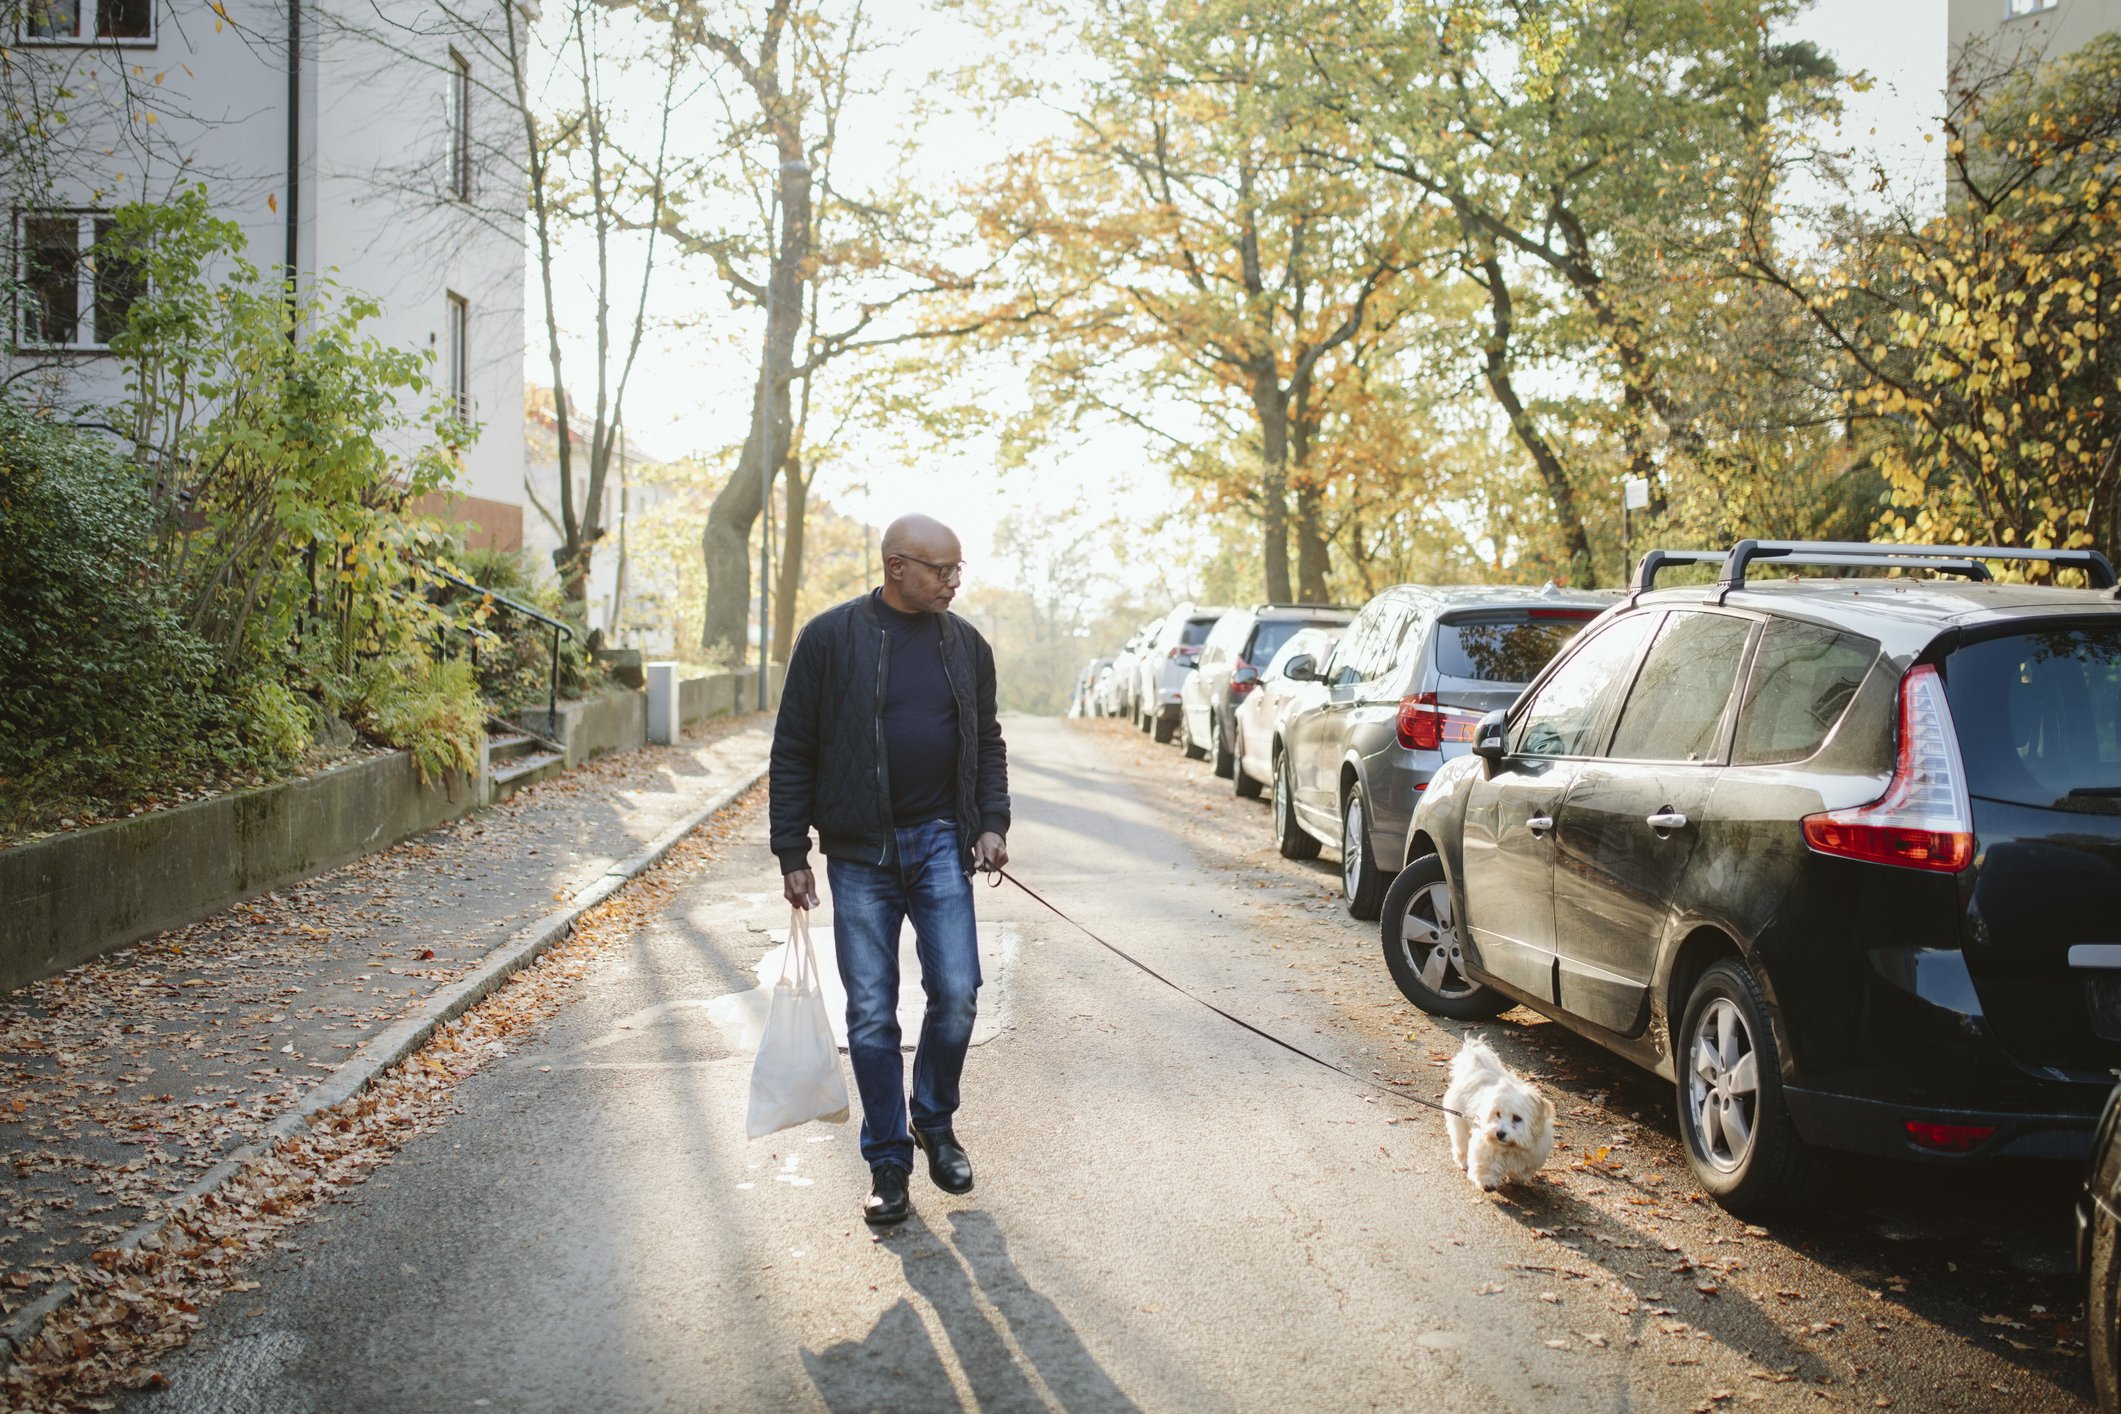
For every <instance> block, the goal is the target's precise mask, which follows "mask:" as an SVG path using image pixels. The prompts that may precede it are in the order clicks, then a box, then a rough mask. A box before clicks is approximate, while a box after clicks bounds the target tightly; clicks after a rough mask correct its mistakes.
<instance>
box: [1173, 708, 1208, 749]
mask: <svg viewBox="0 0 2121 1414" xmlns="http://www.w3.org/2000/svg"><path fill="white" fill-rule="evenodd" d="M1178 720H1179V726H1180V729H1181V735H1180V737H1179V743H1178V744H1179V745H1180V746H1181V747H1183V748H1185V752H1186V759H1187V760H1188V761H1205V760H1207V759H1208V748H1207V747H1205V746H1202V745H1201V744H1200V743H1199V742H1197V741H1195V740H1194V739H1193V718H1192V716H1191V715H1190V714H1188V713H1187V711H1186V709H1185V708H1183V707H1181V708H1179V709H1178Z"/></svg>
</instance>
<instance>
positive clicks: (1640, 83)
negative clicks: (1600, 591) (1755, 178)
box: [1312, 0, 1833, 578]
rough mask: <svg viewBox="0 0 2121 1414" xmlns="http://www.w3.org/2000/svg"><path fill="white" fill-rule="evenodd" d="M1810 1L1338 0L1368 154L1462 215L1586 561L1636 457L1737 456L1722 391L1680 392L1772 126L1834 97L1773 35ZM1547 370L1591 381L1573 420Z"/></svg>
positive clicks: (1484, 345) (1795, 51) (1640, 465)
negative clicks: (1543, 407) (1537, 393)
mask: <svg viewBox="0 0 2121 1414" xmlns="http://www.w3.org/2000/svg"><path fill="white" fill-rule="evenodd" d="M1801 8H1802V5H1801V3H1800V0H1639V3H1634V4H1629V5H1625V6H1613V5H1585V6H1568V7H1563V6H1556V5H1549V4H1536V3H1527V0H1417V2H1416V3H1412V4H1408V5H1404V6H1399V7H1395V8H1393V9H1392V10H1390V11H1388V12H1381V17H1380V18H1376V19H1372V18H1371V17H1370V16H1369V15H1368V13H1367V12H1365V11H1363V10H1360V9H1354V10H1349V11H1346V12H1342V13H1338V14H1336V15H1335V16H1334V17H1333V18H1332V19H1331V20H1330V21H1329V22H1328V24H1327V26H1326V27H1325V29H1324V30H1323V31H1321V33H1320V35H1319V37H1318V39H1317V40H1316V41H1315V42H1314V44H1313V47H1312V51H1313V53H1314V54H1316V55H1318V56H1319V59H1320V71H1321V73H1322V74H1324V75H1326V76H1327V77H1328V79H1329V80H1330V82H1328V83H1327V84H1326V85H1325V86H1324V89H1323V90H1322V91H1323V92H1324V93H1325V94H1326V95H1327V98H1326V101H1328V102H1331V103H1334V104H1336V105H1339V106H1344V107H1345V108H1346V109H1347V111H1348V113H1349V116H1350V119H1351V121H1353V122H1354V123H1356V124H1357V125H1358V126H1359V127H1360V128H1361V129H1362V131H1363V133H1364V134H1365V135H1366V137H1367V139H1368V141H1369V142H1370V144H1371V148H1370V151H1369V153H1368V154H1367V156H1366V158H1365V159H1364V160H1366V161H1367V162H1368V164H1369V165H1370V166H1371V167H1372V169H1373V170H1375V171H1377V172H1380V173H1383V174H1387V175H1389V176H1390V177H1391V178H1394V179H1396V180H1397V181H1398V182H1401V183H1403V184H1404V185H1405V188H1406V189H1407V190H1408V191H1409V192H1410V193H1413V194H1417V195H1418V196H1419V197H1420V198H1421V199H1422V200H1424V201H1426V202H1428V203H1430V204H1432V206H1433V207H1434V209H1436V210H1437V211H1438V212H1440V213H1443V214H1445V215H1446V216H1447V217H1448V219H1449V221H1450V222H1451V223H1452V225H1454V226H1455V228H1456V230H1457V233H1458V237H1459V250H1458V255H1457V262H1456V263H1457V268H1458V270H1459V272H1460V274H1461V275H1462V276H1463V278H1464V279H1465V280H1467V281H1468V282H1470V284H1471V285H1472V286H1473V287H1474V288H1475V289H1477V290H1478V291H1479V292H1480V295H1481V298H1482V303H1483V304H1484V306H1485V325H1486V328H1485V330H1484V331H1483V334H1484V337H1483V338H1482V340H1481V343H1480V348H1479V359H1480V372H1481V379H1482V382H1483V383H1484V385H1485V387H1486V388H1487V390H1488V392H1489V394H1490V395H1491V396H1492V398H1493V399H1494V403H1495V405H1496V406H1497V408H1499V409H1500V411H1501V413H1502V415H1503V416H1504V417H1505V418H1506V419H1507V421H1508V424H1509V427H1510V429H1511V431H1512V433H1513V434H1514V435H1515V436H1516V438H1517V440H1518V441H1519V443H1520V444H1521V445H1522V446H1523V448H1524V451H1525V453H1526V455H1527V456H1528V457H1529V458H1530V459H1531V461H1532V463H1533V465H1534V466H1535V467H1536V468H1537V470H1538V473H1539V476H1540V479H1541V481H1542V483H1543V485H1544V488H1545V492H1546V496H1547V498H1548V500H1549V501H1550V503H1551V509H1552V514H1553V517H1554V521H1555V524H1556V527H1557V529H1558V531H1559V533H1560V536H1561V538H1562V542H1563V545H1564V547H1565V551H1566V554H1567V556H1568V559H1569V561H1570V562H1571V565H1570V566H1569V568H1571V569H1573V571H1574V572H1575V573H1577V574H1579V575H1583V576H1585V577H1586V578H1593V577H1595V575H1596V573H1597V571H1596V567H1595V565H1594V563H1593V560H1592V534H1591V530H1590V525H1591V522H1592V519H1593V515H1592V513H1591V512H1588V511H1587V510H1586V509H1585V507H1584V505H1583V497H1584V496H1585V495H1586V494H1588V493H1589V492H1591V491H1592V490H1593V489H1595V488H1597V487H1599V486H1600V485H1601V484H1610V480H1611V479H1612V478H1613V477H1614V476H1615V475H1616V474H1617V473H1620V472H1623V471H1625V472H1627V473H1630V474H1633V475H1638V476H1643V477H1647V478H1650V479H1651V480H1652V481H1653V483H1655V484H1657V485H1658V486H1659V488H1660V494H1661V492H1662V489H1663V487H1664V486H1665V485H1666V483H1667V482H1668V480H1669V475H1668V473H1670V472H1671V471H1673V470H1684V469H1685V468H1687V467H1689V466H1695V465H1699V464H1701V463H1702V462H1704V461H1705V460H1709V459H1712V458H1714V457H1717V456H1719V455H1724V454H1726V453H1727V452H1728V451H1729V450H1730V448H1729V445H1728V443H1729V438H1728V437H1727V435H1726V433H1727V431H1728V429H1726V428H1724V427H1722V426H1721V425H1720V424H1719V422H1718V417H1717V408H1718V403H1717V400H1716V399H1715V398H1714V397H1711V398H1710V399H1708V400H1707V401H1705V402H1695V401H1692V400H1689V399H1687V398H1684V397H1682V396H1681V395H1680V390H1679V388H1678V386H1677V381H1676V377H1675V375H1676V374H1677V372H1678V371H1679V370H1681V369H1685V368H1689V367H1690V365H1691V364H1692V351H1691V349H1690V348H1689V347H1688V345H1687V344H1686V342H1685V341H1684V340H1682V339H1680V338H1678V337H1676V336H1677V335H1678V334H1679V333H1680V332H1681V331H1682V330H1683V329H1685V328H1687V327H1688V326H1689V325H1690V324H1691V323H1693V322H1694V321H1695V320H1696V319H1697V318H1698V316H1699V314H1700V311H1701V308H1702V306H1703V303H1704V302H1705V301H1713V300H1714V298H1715V297H1716V295H1715V290H1714V288H1713V282H1714V279H1715V275H1716V272H1717V271H1718V270H1719V269H1720V268H1723V267H1724V266H1725V265H1727V262H1726V261H1725V260H1723V259H1722V253H1723V252H1727V251H1728V250H1729V249H1731V248H1733V247H1734V246H1735V244H1736V241H1737V232H1738V228H1739V212H1740V208H1741V202H1740V200H1739V197H1740V193H1741V189H1742V186H1743V183H1744V181H1745V179H1746V178H1747V177H1748V175H1749V174H1751V173H1752V172H1753V171H1754V170H1755V168H1754V163H1753V161H1752V159H1753V157H1754V155H1755V153H1756V152H1757V150H1758V147H1759V144H1760V142H1761V139H1762V135H1763V134H1764V133H1766V132H1767V131H1768V130H1770V128H1771V127H1773V126H1774V125H1776V124H1791V123H1795V122H1799V121H1801V120H1802V119H1803V118H1804V117H1806V116H1807V115H1810V114H1814V113H1816V112H1818V111H1820V110H1821V109H1822V108H1823V107H1825V106H1828V105H1830V103H1831V90H1830V88H1829V86H1828V85H1829V83H1830V80H1831V78H1832V75H1833V69H1832V65H1831V64H1830V63H1829V62H1828V61H1827V60H1825V59H1824V58H1823V57H1822V56H1821V55H1819V54H1818V53H1817V52H1816V51H1815V50H1814V49H1813V48H1812V47H1811V46H1809V45H1808V44H1803V43H1790V42H1783V41H1779V40H1778V39H1777V38H1776V37H1775V36H1776V35H1777V33H1778V32H1779V30H1780V29H1781V27H1782V26H1783V25H1784V24H1786V23H1787V22H1788V20H1789V19H1791V18H1792V17H1793V16H1794V15H1795V14H1796V13H1797V12H1798V11H1799V10H1800V9H1801ZM1540 363H1549V364H1553V363H1559V364H1562V365H1564V366H1567V367H1569V368H1570V369H1571V371H1572V372H1573V373H1574V374H1575V375H1576V377H1577V380H1578V381H1579V383H1582V384H1585V385H1587V390H1586V395H1585V396H1584V397H1582V398H1581V399H1579V400H1578V402H1577V406H1576V408H1575V410H1574V411H1573V412H1572V413H1562V414H1560V415H1558V416H1556V415H1549V416H1545V417H1543V416H1541V414H1540V410H1539V409H1538V407H1537V406H1536V399H1535V398H1533V397H1531V396H1530V395H1528V394H1527V392H1526V390H1525V376H1526V370H1527V369H1528V368H1533V367H1536V366H1538V365H1539V364H1540ZM1696 386H1699V380H1696ZM1605 389H1611V390H1612V392H1611V396H1610V397H1608V396H1606V395H1605V394H1604V390H1605ZM1587 431H1588V432H1591V433H1594V434H1604V435H1594V436H1592V437H1590V438H1588V439H1587V438H1586V437H1585V436H1584V435H1583V434H1584V433H1585V432H1587ZM1608 437H1609V438H1610V442H1611V443H1612V444H1616V445H1615V451H1616V452H1617V456H1615V455H1612V454H1608V453H1607V452H1606V451H1605V450H1604V449H1605V447H1606V446H1607V445H1608V442H1607V438H1608ZM1675 458H1676V459H1677V460H1678V466H1677V467H1676V468H1675V467H1674V465H1673V462H1674V459H1675ZM1616 462H1617V464H1616ZM1755 469H1756V470H1758V468H1755Z"/></svg>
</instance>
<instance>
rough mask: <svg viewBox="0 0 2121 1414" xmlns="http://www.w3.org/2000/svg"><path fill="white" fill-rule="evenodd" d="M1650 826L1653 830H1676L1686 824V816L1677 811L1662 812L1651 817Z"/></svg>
mask: <svg viewBox="0 0 2121 1414" xmlns="http://www.w3.org/2000/svg"><path fill="white" fill-rule="evenodd" d="M1649 824H1650V828H1651V829H1653V830H1676V829H1678V828H1680V827H1681V826H1682V825H1684V824H1686V816H1684V815H1682V814H1680V813H1679V812H1678V811H1676V810H1660V811H1658V812H1657V813H1656V814H1655V815H1652V816H1650V817H1649Z"/></svg>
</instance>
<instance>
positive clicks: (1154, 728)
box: [1149, 711, 1178, 746]
mask: <svg viewBox="0 0 2121 1414" xmlns="http://www.w3.org/2000/svg"><path fill="white" fill-rule="evenodd" d="M1149 722H1150V733H1149V734H1150V735H1151V736H1153V737H1155V738H1156V744H1157V745H1158V746H1169V745H1170V744H1171V738H1173V737H1175V736H1177V735H1178V723H1176V722H1167V721H1165V720H1164V714H1163V713H1162V712H1158V711H1151V712H1150V714H1149Z"/></svg>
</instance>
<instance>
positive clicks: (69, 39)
mask: <svg viewBox="0 0 2121 1414" xmlns="http://www.w3.org/2000/svg"><path fill="white" fill-rule="evenodd" d="M22 38H23V40H24V42H25V43H31V44H36V43H43V44H86V43H89V42H90V41H92V40H98V39H108V40H114V41H116V42H117V43H120V44H152V43H154V41H155V3H154V0H28V3H27V4H25V5H24V6H23V10H22Z"/></svg>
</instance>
